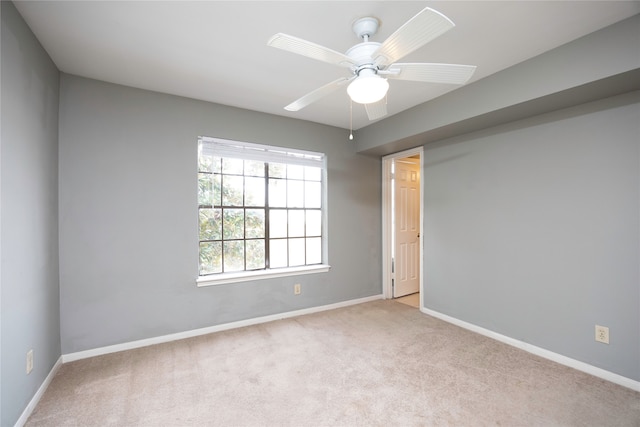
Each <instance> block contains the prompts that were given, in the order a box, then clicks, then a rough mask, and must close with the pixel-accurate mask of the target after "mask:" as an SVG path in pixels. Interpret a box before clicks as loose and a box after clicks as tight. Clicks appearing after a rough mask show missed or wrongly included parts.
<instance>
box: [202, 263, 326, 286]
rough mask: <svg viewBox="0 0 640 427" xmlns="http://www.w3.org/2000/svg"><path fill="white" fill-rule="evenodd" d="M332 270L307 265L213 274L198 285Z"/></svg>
mask: <svg viewBox="0 0 640 427" xmlns="http://www.w3.org/2000/svg"><path fill="white" fill-rule="evenodd" d="M330 269H331V266H330V265H326V264H318V265H305V266H302V267H290V268H278V269H273V270H260V271H240V272H237V273H223V274H211V275H208V276H200V277H198V278H197V279H196V285H197V286H198V287H202V286H214V285H225V284H228V283H237V282H249V281H252V280H262V279H273V278H275V277H287V276H296V275H299V274H314V273H326V272H327V271H329V270H330Z"/></svg>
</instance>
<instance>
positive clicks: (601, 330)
mask: <svg viewBox="0 0 640 427" xmlns="http://www.w3.org/2000/svg"><path fill="white" fill-rule="evenodd" d="M596 341H598V342H601V343H605V344H609V328H607V327H606V326H600V325H596Z"/></svg>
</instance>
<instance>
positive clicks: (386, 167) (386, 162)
mask: <svg viewBox="0 0 640 427" xmlns="http://www.w3.org/2000/svg"><path fill="white" fill-rule="evenodd" d="M416 154H418V155H420V264H419V265H420V267H419V268H420V279H419V280H420V308H422V307H423V303H422V301H423V299H422V295H424V293H423V292H424V290H423V288H424V286H423V285H424V266H423V263H424V233H423V229H422V228H423V224H424V183H423V179H422V176H423V175H424V174H423V173H422V172H423V169H424V166H423V165H424V147H422V146H420V147H416V148H412V149H410V150H405V151H401V152H399V153H394V154H389V155H387V156H384V157H382V294H383V295H384V298H385V299H392V298H393V288H392V286H391V280H392V278H393V273H392V271H391V245H393V239H392V238H391V228H392V227H391V207H392V206H393V204H392V200H391V176H390V171H391V163H392V162H393V161H394V160H396V159H402V158H404V157H410V156H415V155H416Z"/></svg>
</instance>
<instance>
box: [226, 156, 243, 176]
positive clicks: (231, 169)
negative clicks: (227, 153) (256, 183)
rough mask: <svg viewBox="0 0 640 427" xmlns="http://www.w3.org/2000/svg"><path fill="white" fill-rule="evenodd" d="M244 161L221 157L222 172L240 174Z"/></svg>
mask: <svg viewBox="0 0 640 427" xmlns="http://www.w3.org/2000/svg"><path fill="white" fill-rule="evenodd" d="M243 163H244V161H243V160H242V159H230V158H227V157H225V158H223V159H222V173H228V174H233V175H242V165H243Z"/></svg>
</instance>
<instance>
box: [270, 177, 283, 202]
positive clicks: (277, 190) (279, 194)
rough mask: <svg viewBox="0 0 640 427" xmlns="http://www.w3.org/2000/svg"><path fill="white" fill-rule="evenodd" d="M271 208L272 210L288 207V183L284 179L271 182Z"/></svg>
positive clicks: (271, 180)
mask: <svg viewBox="0 0 640 427" xmlns="http://www.w3.org/2000/svg"><path fill="white" fill-rule="evenodd" d="M269 206H271V207H272V208H284V207H285V206H287V181H285V180H283V179H270V180H269Z"/></svg>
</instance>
